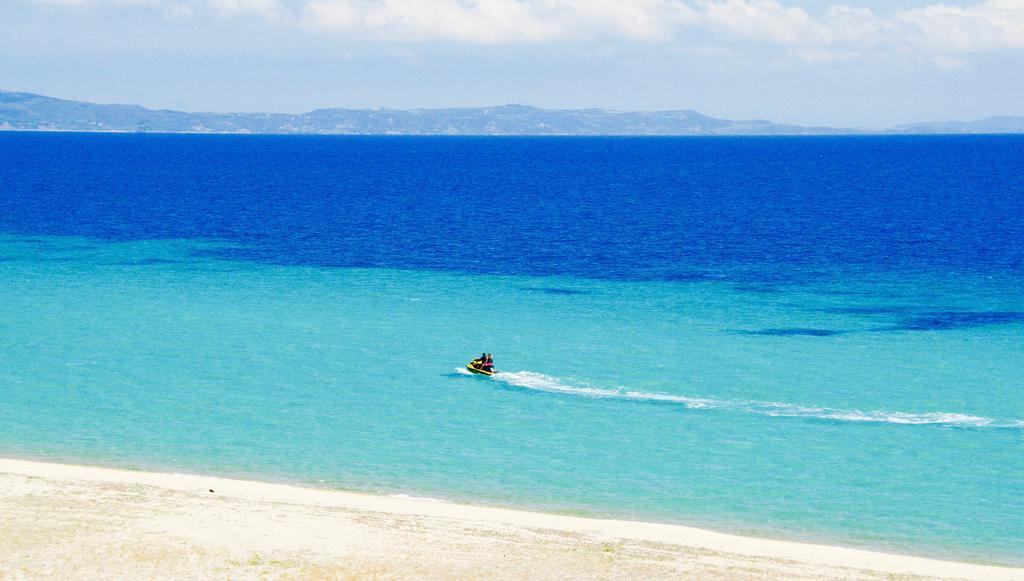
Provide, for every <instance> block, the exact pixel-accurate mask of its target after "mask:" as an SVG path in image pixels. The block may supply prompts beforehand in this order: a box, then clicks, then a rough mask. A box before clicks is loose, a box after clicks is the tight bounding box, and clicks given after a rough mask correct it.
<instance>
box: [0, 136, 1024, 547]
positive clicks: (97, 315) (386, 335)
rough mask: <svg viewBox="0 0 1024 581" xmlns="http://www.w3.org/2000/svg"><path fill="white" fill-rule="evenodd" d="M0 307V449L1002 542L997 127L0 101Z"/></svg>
mask: <svg viewBox="0 0 1024 581" xmlns="http://www.w3.org/2000/svg"><path fill="white" fill-rule="evenodd" d="M0 321H2V325H0V353H2V355H0V455H10V456H23V457H29V458H41V459H50V460H61V461H72V462H86V463H97V464H105V465H113V466H125V467H133V468H143V469H161V470H182V471H194V472H203V473H216V474H222V475H229V476H242V477H252V478H265V479H272V480H283V481H288V482H298V483H303V484H309V485H316V486H331V487H340V488H351V489H359V490H370V491H380V492H383V493H407V494H417V495H428V496H437V497H443V498H449V499H454V500H460V501H467V502H482V503H490V504H499V505H511V506H524V507H529V508H537V509H543V510H554V511H566V512H573V513H583V514H590V515H610V516H616V517H625V518H641V519H653V520H659V521H669V522H680V523H687V524H694V525H700V526H707V527H711V528H715V529H720V530H725V531H732V532H740V533H745V534H754V535H768V536H781V537H786V538H795V539H804V540H812V541H824V542H834V543H840V544H846V545H856V546H866V547H873V548H881V549H884V550H890V551H900V552H911V553H919V554H925V555H933V556H938V557H944V558H954V559H968V560H978V561H989V562H998V563H1016V564H1024V545H1022V544H1021V542H1020V539H1021V538H1024V484H1022V483H1024V372H1022V371H1021V370H1022V369H1024V137H1021V136H1016V137H1014V136H968V137H813V138H802V137H801V138H692V139H691V138H680V139H675V138H657V139H646V138H579V139H577V138H395V137H388V138H384V137H380V138H377V137H270V136H176V135H101V134H94V135H86V134H43V133H40V134H26V133H2V132H0ZM481 350H488V351H492V352H493V353H495V356H496V361H497V365H498V368H499V369H500V370H501V371H502V373H500V374H498V375H497V376H495V378H493V379H484V378H479V377H467V376H465V375H463V374H461V373H459V372H458V369H459V368H460V367H461V366H462V365H463V364H464V363H465V361H466V360H467V359H468V358H469V357H471V356H474V355H476V354H477V353H479V352H480V351H481Z"/></svg>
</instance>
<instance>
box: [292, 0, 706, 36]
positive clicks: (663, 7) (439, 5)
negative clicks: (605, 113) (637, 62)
mask: <svg viewBox="0 0 1024 581" xmlns="http://www.w3.org/2000/svg"><path fill="white" fill-rule="evenodd" d="M694 16H695V11H694V10H693V9H692V8H691V7H690V6H688V5H687V4H685V3H683V2H681V1H677V0H311V1H310V2H308V3H307V4H306V7H305V11H304V17H303V23H304V24H305V25H306V26H307V27H308V28H311V29H316V30H325V31H341V32H346V33H354V34H364V35H368V36H371V37H374V38H380V39H386V40H452V41H459V42H475V43H513V42H542V41H550V40H574V39H588V38H595V37H601V36H618V37H624V38H630V39H638V40H645V41H653V40H659V41H665V40H669V39H671V38H672V36H673V34H674V32H675V31H676V29H677V27H678V26H679V25H680V24H682V23H685V22H688V21H693V20H694Z"/></svg>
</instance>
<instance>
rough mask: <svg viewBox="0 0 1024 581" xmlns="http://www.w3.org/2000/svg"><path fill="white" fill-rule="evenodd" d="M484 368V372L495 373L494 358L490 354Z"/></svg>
mask: <svg viewBox="0 0 1024 581" xmlns="http://www.w3.org/2000/svg"><path fill="white" fill-rule="evenodd" d="M482 367H483V370H484V371H490V372H491V373H494V358H493V357H491V354H490V353H488V354H487V358H486V359H485V360H484V363H483V366H482Z"/></svg>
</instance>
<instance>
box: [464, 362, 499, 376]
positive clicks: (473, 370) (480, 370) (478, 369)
mask: <svg viewBox="0 0 1024 581" xmlns="http://www.w3.org/2000/svg"><path fill="white" fill-rule="evenodd" d="M466 369H468V370H469V371H470V372H471V373H476V374H478V375H494V373H495V371H494V370H493V369H492V370H490V371H487V370H486V369H484V368H482V367H474V366H473V362H472V361H470V362H469V363H467V364H466Z"/></svg>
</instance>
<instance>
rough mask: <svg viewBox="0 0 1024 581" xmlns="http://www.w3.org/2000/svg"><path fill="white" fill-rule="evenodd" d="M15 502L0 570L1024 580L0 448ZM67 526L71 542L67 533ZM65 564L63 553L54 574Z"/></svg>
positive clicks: (801, 547) (1008, 574)
mask: <svg viewBox="0 0 1024 581" xmlns="http://www.w3.org/2000/svg"><path fill="white" fill-rule="evenodd" d="M0 514H4V515H5V519H4V521H2V522H0V533H2V534H0V554H6V555H8V557H7V558H6V559H4V560H0V576H3V575H4V574H5V573H7V574H10V573H14V574H17V573H18V572H19V571H20V572H27V573H28V575H29V576H30V577H31V576H37V575H46V574H48V573H51V574H52V573H53V572H57V571H70V572H71V576H88V575H89V574H90V573H92V572H107V573H108V574H109V573H111V572H114V573H115V574H116V573H122V574H132V575H135V574H139V573H143V574H156V575H157V576H169V575H181V574H189V573H192V574H193V575H195V574H197V573H200V572H202V571H206V572H208V573H211V574H218V573H221V574H222V573H223V571H224V570H225V568H226V570H227V571H231V572H232V573H233V574H242V575H248V574H250V573H251V574H253V575H271V576H276V575H284V576H291V575H298V576H332V575H357V576H358V575H369V576H381V575H383V576H389V577H404V576H416V577H421V576H427V577H450V576H452V575H485V576H491V577H494V576H508V577H519V576H522V575H531V576H541V577H544V576H550V577H555V576H570V577H572V576H581V577H582V576H588V577H589V576H598V577H643V576H651V575H655V576H657V575H684V576H702V577H703V576H707V577H721V578H726V577H732V576H736V575H737V574H739V575H741V576H752V577H759V576H763V577H789V578H801V577H806V578H821V577H852V578H875V577H879V576H881V577H885V576H891V575H917V576H925V577H937V578H958V579H1024V568H1009V567H1001V566H994V565H978V564H971V563H962V562H953V561H942V560H936V559H930V558H923V557H911V556H903V555H895V554H888V553H881V552H875V551H869V550H863V549H852V548H844V547H837V546H829V545H817V544H811V543H800V542H793V541H780V540H772V539H760V538H753V537H743V536H738V535H731V534H725V533H717V532H712V531H707V530H704V529H699V528H694V527H688V526H682V525H672V524H660V523H650V522H639V521H624V520H612V519H598V518H588V517H579V516H568V515H558V514H549V513H539V512H530V511H525V510H517V509H508V508H494V507H484V506H475V505H466V504H456V503H451V502H447V501H443V500H434V499H421V498H415V497H402V496H381V495H373V494H366V493H358V492H346V491H338V490H330V489H316V488H303V487H300V486H294V485H287V484H273V483H266V482H258V481H248V480H237V479H229V478H219V477H208V476H201V475H191V474H177V473H161V472H136V471H130V470H123V469H114V468H100V467H91V466H79V465H71V464H56V463H48V462H37V461H30V460H18V459H9V458H0ZM55 534H58V535H59V536H60V537H61V538H64V539H65V540H69V539H70V543H69V542H65V543H59V542H58V543H54V538H53V536H54V535H55ZM2 539H6V540H2ZM154 554H156V555H158V556H160V557H159V558H155V560H154V557H153V555H154ZM253 555H255V557H253ZM510 555H511V557H510ZM52 563H62V565H58V568H57V569H55V570H53V571H48V570H47V569H46V567H47V566H48V564H52ZM275 563H276V565H275ZM5 567H9V568H10V569H5Z"/></svg>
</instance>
